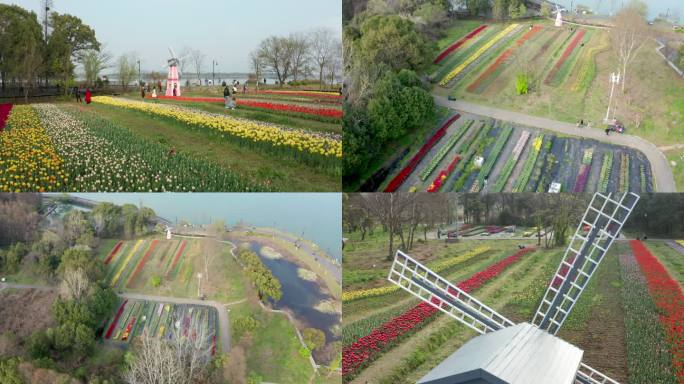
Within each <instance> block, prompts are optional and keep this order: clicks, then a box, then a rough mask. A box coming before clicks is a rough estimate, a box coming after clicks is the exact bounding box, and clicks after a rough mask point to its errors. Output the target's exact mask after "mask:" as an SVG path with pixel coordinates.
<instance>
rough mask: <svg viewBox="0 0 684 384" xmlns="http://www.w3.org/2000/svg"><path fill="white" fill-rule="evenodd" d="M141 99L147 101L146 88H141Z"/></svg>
mask: <svg viewBox="0 0 684 384" xmlns="http://www.w3.org/2000/svg"><path fill="white" fill-rule="evenodd" d="M140 97H142V99H143V100H145V87H144V86H143V87H140Z"/></svg>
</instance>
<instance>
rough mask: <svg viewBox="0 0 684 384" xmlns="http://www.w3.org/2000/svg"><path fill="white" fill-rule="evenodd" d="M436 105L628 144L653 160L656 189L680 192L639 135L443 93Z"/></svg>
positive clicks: (660, 155) (661, 160)
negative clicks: (579, 124) (484, 103)
mask: <svg viewBox="0 0 684 384" xmlns="http://www.w3.org/2000/svg"><path fill="white" fill-rule="evenodd" d="M434 98H435V103H437V105H439V106H442V107H446V108H449V109H453V110H458V111H464V112H468V113H472V114H475V115H481V116H487V117H492V118H494V119H498V120H503V121H510V122H513V123H516V124H520V125H526V126H529V127H535V128H541V129H545V130H548V131H553V132H557V133H561V134H564V135H572V136H577V137H585V138H588V139H594V140H599V141H603V142H606V143H610V144H616V145H623V146H625V147H630V148H634V149H636V150H639V151H641V152H642V153H643V154H644V155H646V158H648V161H649V162H650V163H651V170H652V172H653V178H654V179H655V180H654V183H655V191H656V192H677V187H676V186H675V181H674V176H673V175H672V169H670V164H669V163H668V161H667V158H666V157H665V155H664V154H663V152H661V151H660V150H659V149H658V147H656V146H655V145H654V144H652V143H651V142H649V141H646V140H644V139H642V138H640V137H637V136H633V135H626V134H619V133H613V134H612V135H610V136H606V134H605V132H604V131H603V130H599V129H595V128H579V127H577V126H575V125H574V124H570V123H565V122H562V121H557V120H551V119H547V118H545V117H537V116H530V115H526V114H524V113H519V112H514V111H508V110H505V109H499V108H494V107H488V106H484V105H479V104H473V103H469V102H466V101H461V100H456V101H453V100H448V99H447V98H445V97H442V96H434Z"/></svg>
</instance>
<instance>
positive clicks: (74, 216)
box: [62, 209, 94, 246]
mask: <svg viewBox="0 0 684 384" xmlns="http://www.w3.org/2000/svg"><path fill="white" fill-rule="evenodd" d="M62 224H63V231H62V239H63V240H64V241H65V242H66V243H67V244H68V245H70V246H72V245H74V244H76V242H77V241H78V240H79V239H80V238H81V237H82V236H83V235H85V234H88V233H89V234H92V233H93V232H94V230H93V224H92V223H91V222H90V219H89V218H88V215H87V214H86V213H85V212H83V211H80V210H78V209H72V210H71V211H69V212H67V213H66V214H65V215H64V218H63V219H62Z"/></svg>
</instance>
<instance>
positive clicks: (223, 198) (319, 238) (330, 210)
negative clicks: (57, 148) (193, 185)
mask: <svg viewBox="0 0 684 384" xmlns="http://www.w3.org/2000/svg"><path fill="white" fill-rule="evenodd" d="M72 195H74V196H78V197H82V198H85V199H90V200H95V201H108V202H111V203H114V204H118V205H121V204H125V203H129V204H135V205H139V204H142V205H144V206H146V207H150V208H152V209H154V211H155V212H156V213H157V215H159V216H161V217H163V218H165V219H168V220H170V221H172V222H177V221H179V220H187V221H189V222H191V223H193V224H208V223H210V222H212V221H213V220H217V219H222V220H224V221H225V222H226V224H227V225H235V224H237V223H240V222H243V223H246V224H251V225H255V226H258V227H275V228H277V229H280V230H282V231H285V232H289V233H292V234H294V235H299V236H301V237H303V238H305V239H308V240H311V241H313V242H314V243H316V244H317V245H318V246H319V247H321V249H323V250H325V251H326V252H327V253H328V254H329V255H331V256H332V257H334V258H336V259H337V260H341V258H342V195H341V194H339V193H198V194H190V193H73V194H72Z"/></svg>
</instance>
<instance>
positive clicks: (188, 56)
mask: <svg viewBox="0 0 684 384" xmlns="http://www.w3.org/2000/svg"><path fill="white" fill-rule="evenodd" d="M192 57H193V54H192V48H190V47H183V50H182V51H181V53H180V57H178V60H179V63H178V69H179V70H180V71H181V73H185V70H186V69H189V67H190V64H192V62H193V59H192Z"/></svg>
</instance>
